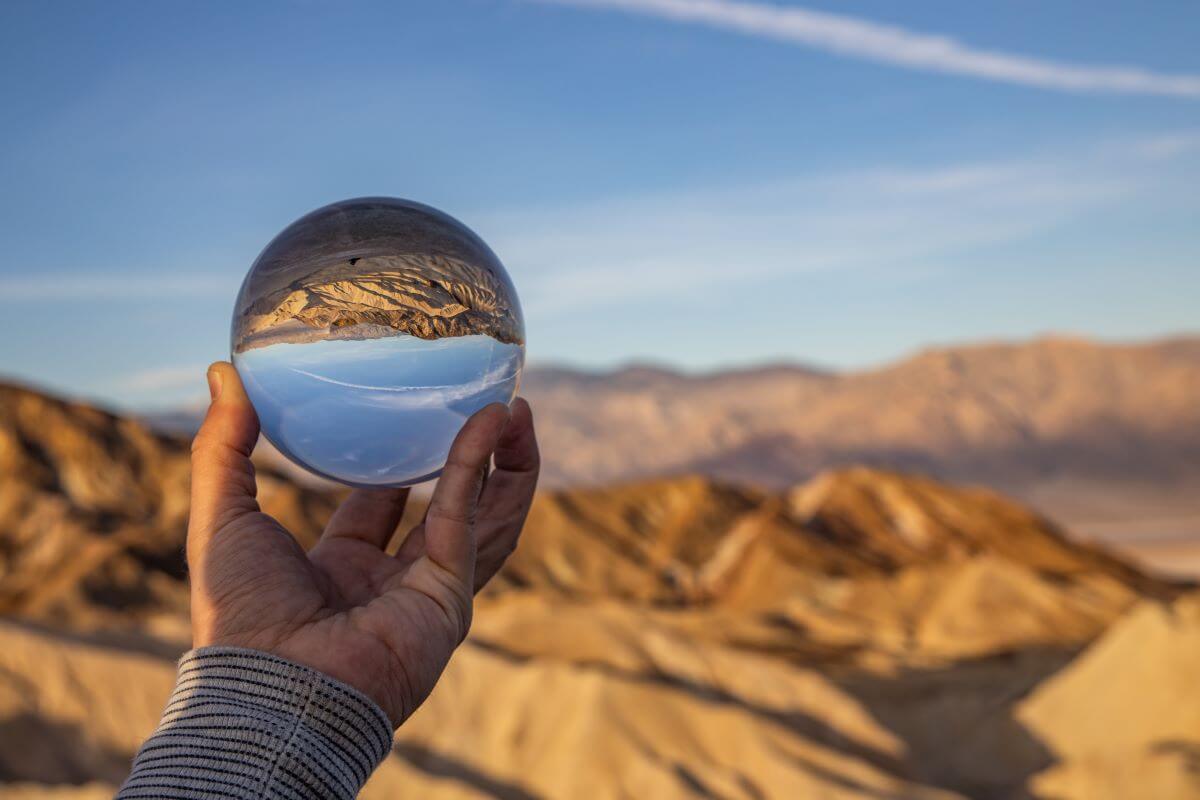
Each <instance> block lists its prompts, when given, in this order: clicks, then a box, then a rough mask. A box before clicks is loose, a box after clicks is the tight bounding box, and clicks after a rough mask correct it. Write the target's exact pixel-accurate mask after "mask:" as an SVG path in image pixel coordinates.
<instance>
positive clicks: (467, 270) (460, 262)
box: [231, 198, 525, 486]
mask: <svg viewBox="0 0 1200 800" xmlns="http://www.w3.org/2000/svg"><path fill="white" fill-rule="evenodd" d="M231 349H232V351H233V363H234V365H235V366H236V367H237V369H238V372H239V374H240V375H241V377H242V381H243V382H244V383H245V385H246V390H247V392H248V393H249V395H250V399H251V401H252V402H253V403H254V407H255V409H256V410H257V411H258V416H259V421H260V422H261V423H262V428H263V433H264V434H265V435H266V437H267V438H268V439H270V440H271V442H272V443H273V444H274V445H275V446H276V447H278V448H279V449H280V450H281V451H282V452H283V453H284V454H285V455H287V456H288V457H289V458H291V459H292V460H293V461H295V462H296V463H298V464H300V465H301V466H303V467H305V468H307V469H309V470H311V471H312V472H315V473H317V474H319V475H323V476H326V477H329V478H332V479H334V480H337V481H341V482H342V483H348V484H352V485H357V486H407V485H410V484H413V483H419V482H421V481H424V480H428V479H430V478H433V477H436V476H437V475H438V473H439V472H440V471H441V469H442V466H443V465H444V463H445V460H446V454H447V452H448V450H449V448H450V443H451V441H453V439H454V435H455V434H456V433H457V432H458V429H459V428H460V427H462V424H463V422H465V421H466V419H467V417H469V416H470V415H471V414H473V413H475V412H476V411H478V410H479V409H481V408H483V407H484V406H486V405H487V404H489V403H494V402H502V403H507V402H509V401H511V400H512V398H513V395H514V394H515V393H516V390H517V385H518V382H519V380H520V376H521V369H522V367H523V366H524V362H525V323H524V319H523V317H522V315H521V307H520V303H519V301H518V300H517V294H516V290H515V289H514V287H513V285H512V281H511V280H510V279H509V277H508V273H507V272H505V270H504V267H503V265H501V263H500V260H499V259H498V258H496V255H495V254H494V253H493V252H492V251H491V250H490V249H489V248H488V246H487V245H486V244H484V242H483V241H482V240H481V239H480V238H479V237H478V236H476V235H475V234H474V233H472V232H471V231H470V230H469V229H468V228H467V227H466V226H465V225H463V224H462V223H460V222H458V221H457V220H455V219H452V218H451V217H449V216H447V215H445V214H443V213H441V212H440V211H437V210H435V209H432V208H430V207H428V206H423V205H421V204H419V203H413V202H410V201H406V200H395V199H391V198H363V199H359V200H347V201H344V202H341V203H334V204H333V205H329V206H326V207H324V208H321V209H318V210H317V211H314V212H312V213H311V214H309V215H307V216H305V217H303V218H301V219H299V220H297V221H296V222H294V223H292V224H291V225H290V226H288V227H287V228H286V229H285V230H284V231H283V232H282V233H280V234H279V235H278V236H276V237H275V239H274V240H273V241H272V242H271V243H270V244H269V245H267V247H266V249H265V250H263V252H262V254H261V255H260V256H259V257H258V259H257V260H256V261H255V262H254V265H253V266H252V267H251V269H250V273H249V274H248V275H247V276H246V280H245V282H244V283H243V284H242V290H241V292H240V293H239V295H238V299H237V304H236V306H235V309H234V315H233V326H232V345H231Z"/></svg>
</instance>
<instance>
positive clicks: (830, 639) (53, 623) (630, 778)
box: [0, 387, 1200, 800]
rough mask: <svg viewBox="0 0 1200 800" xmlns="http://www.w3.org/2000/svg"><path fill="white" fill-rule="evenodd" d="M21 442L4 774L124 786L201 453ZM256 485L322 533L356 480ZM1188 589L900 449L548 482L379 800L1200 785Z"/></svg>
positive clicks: (92, 430)
mask: <svg viewBox="0 0 1200 800" xmlns="http://www.w3.org/2000/svg"><path fill="white" fill-rule="evenodd" d="M0 442H2V443H3V444H2V446H0V469H2V470H3V471H2V472H0V486H2V487H3V489H2V491H3V500H4V504H5V505H4V509H5V513H4V514H3V515H0V526H2V527H0V559H2V560H0V597H3V598H4V603H5V605H4V612H3V613H4V615H5V616H6V617H7V618H8V619H7V621H0V794H3V795H4V796H6V797H8V796H12V797H76V798H84V797H103V796H106V795H107V796H111V792H112V787H113V786H114V785H115V784H116V783H118V782H119V781H120V779H121V777H122V775H123V774H124V771H125V770H126V769H127V764H128V758H129V757H130V755H131V754H132V752H133V751H134V750H135V748H136V746H137V743H138V741H139V740H140V737H142V736H143V735H145V733H146V732H147V731H149V730H150V729H151V728H152V727H153V726H154V724H155V723H156V721H157V716H158V714H159V711H160V709H161V703H162V701H163V698H164V697H165V695H166V693H167V692H168V690H169V688H170V685H171V681H172V673H173V663H172V659H173V657H174V655H175V654H177V653H178V652H179V651H180V650H181V649H183V648H184V647H185V646H186V638H185V637H186V634H185V631H186V623H185V617H184V610H185V604H186V593H185V592H184V591H183V587H184V583H183V580H184V576H183V571H182V564H181V562H180V552H181V548H182V542H183V536H184V527H183V526H184V518H185V515H186V484H187V466H186V457H187V446H186V443H185V442H184V441H182V440H178V439H173V438H170V437H167V436H162V435H158V434H154V433H152V432H151V431H149V430H147V429H146V428H145V427H143V426H141V425H140V424H137V423H134V422H131V421H129V420H125V419H122V418H119V417H115V416H112V415H110V414H106V413H104V412H100V411H97V410H95V409H93V408H89V407H87V406H82V405H78V404H72V403H67V402H64V401H61V400H57V399H53V398H48V397H45V396H42V395H39V394H36V393H34V392H31V391H28V390H24V389H19V388H13V387H10V388H8V389H6V390H4V391H3V392H2V393H0ZM260 480H261V482H262V487H263V491H262V492H261V493H260V497H261V499H262V501H263V504H264V506H265V507H266V508H267V509H268V510H270V511H272V512H273V513H275V514H277V515H279V516H282V517H283V518H284V519H286V520H287V522H288V524H289V525H290V526H292V528H293V529H294V530H296V531H297V532H298V535H299V536H300V538H301V539H302V540H304V541H306V542H307V541H311V540H312V537H313V536H314V535H315V532H316V531H317V530H319V528H320V525H321V523H322V522H323V520H324V519H325V518H326V516H327V515H328V514H329V512H330V509H331V507H332V503H333V502H334V501H335V500H336V498H335V497H334V496H333V495H331V494H330V493H326V492H323V491H319V490H313V489H300V488H297V487H296V486H294V485H292V484H291V483H289V482H288V481H287V480H286V479H285V478H283V477H282V476H281V475H279V474H278V473H274V472H272V471H271V470H270V469H264V470H263V471H262V472H261V473H260ZM417 511H418V512H419V509H418V510H417ZM1181 591H1182V589H1181V587H1179V586H1176V585H1173V584H1170V583H1166V582H1164V581H1161V580H1157V579H1154V578H1152V577H1148V576H1147V575H1145V574H1143V573H1141V572H1140V571H1138V570H1137V569H1135V568H1133V567H1131V566H1129V565H1128V564H1126V563H1124V562H1123V561H1121V560H1119V559H1117V558H1114V557H1113V556H1111V555H1109V554H1107V553H1106V552H1104V551H1102V550H1099V549H1096V548H1093V547H1090V546H1084V545H1080V544H1078V543H1076V542H1074V541H1072V540H1071V539H1070V538H1068V537H1067V536H1065V535H1064V534H1063V533H1062V532H1061V531H1060V530H1059V529H1058V528H1056V526H1054V525H1053V524H1052V523H1050V522H1048V521H1047V520H1045V519H1044V518H1042V517H1040V516H1038V515H1037V514H1036V513H1033V512H1031V511H1029V510H1028V509H1026V508H1023V507H1021V506H1019V505H1017V504H1014V503H1012V502H1011V501H1008V500H1006V499H1004V498H1003V497H1001V496H999V495H996V494H994V493H992V492H990V491H985V490H980V489H970V488H956V487H951V486H948V485H946V484H943V483H939V482H936V481H933V480H929V479H925V478H919V477H915V476H911V475H905V474H901V473H897V472H890V471H883V470H879V469H872V468H849V469H842V470H835V471H830V472H826V473H823V474H821V475H819V476H818V477H817V478H815V479H813V480H810V481H808V482H806V483H803V484H798V485H795V486H791V487H788V488H786V489H783V490H766V489H746V488H740V487H737V486H734V485H727V484H723V483H720V482H714V481H713V480H711V479H707V478H701V477H681V478H673V479H661V480H656V481H642V482H636V483H627V484H622V485H616V486H611V487H606V488H588V489H576V490H569V491H566V490H559V491H551V492H546V493H544V494H542V495H541V496H539V498H538V500H537V502H536V504H535V507H534V510H533V512H532V514H531V517H530V521H529V525H528V527H527V530H526V533H525V536H524V537H523V541H522V544H521V547H520V548H519V549H518V551H517V553H516V555H515V557H514V559H513V560H512V562H511V563H510V565H509V566H508V567H507V568H506V569H505V570H504V572H502V574H501V575H500V576H499V577H498V579H497V581H496V582H495V583H494V585H493V586H491V587H490V588H489V589H488V590H487V592H486V593H485V595H484V596H483V597H481V598H480V601H479V607H478V613H477V615H476V622H475V626H474V629H473V631H472V634H471V636H470V638H469V639H468V642H467V644H466V646H465V647H464V648H463V650H462V651H461V652H460V653H459V654H458V655H457V656H456V657H455V659H454V661H453V662H452V665H451V667H450V669H449V671H448V672H447V675H446V677H445V679H444V680H443V682H442V683H441V684H440V685H439V687H438V689H437V690H436V691H435V692H434V695H433V696H432V697H431V698H430V700H429V702H428V703H427V704H426V705H425V706H424V707H423V708H422V709H421V710H420V711H419V712H418V713H417V714H416V715H415V717H414V718H413V719H412V720H410V721H409V723H408V724H406V725H405V726H404V728H403V729H402V730H401V731H400V734H399V736H398V738H397V744H396V748H395V751H394V753H393V755H392V756H391V757H390V758H389V759H388V761H387V763H385V764H384V766H383V767H382V768H381V769H380V771H379V772H378V773H377V774H376V775H375V777H374V778H373V779H372V781H371V783H370V784H369V785H368V787H367V790H366V792H365V794H364V796H365V797H367V798H383V797H394V796H398V795H405V796H408V795H413V796H421V797H431V798H482V797H499V798H516V799H517V800H529V799H530V798H539V799H540V798H547V799H548V798H585V797H586V798H621V797H656V798H714V797H720V798H737V799H745V800H761V799H762V798H792V797H830V798H879V797H893V798H939V799H940V798H966V797H970V798H977V797H1018V796H1045V797H1051V796H1053V797H1062V798H1105V797H1112V798H1116V797H1125V796H1128V794H1120V793H1117V792H1116V791H1113V790H1110V789H1108V788H1106V787H1107V786H1109V785H1112V786H1118V787H1128V786H1132V785H1136V782H1137V781H1139V780H1147V781H1153V783H1152V785H1153V786H1155V787H1156V789H1161V791H1159V793H1158V794H1156V795H1155V796H1156V797H1161V798H1174V797H1178V798H1184V797H1190V796H1195V794H1194V793H1193V790H1194V789H1196V785H1195V781H1194V774H1193V773H1190V772H1188V769H1189V766H1188V765H1189V764H1192V761H1191V760H1189V759H1193V758H1194V756H1193V755H1192V754H1194V753H1195V752H1196V749H1197V748H1200V731H1196V730H1193V729H1191V728H1190V727H1189V726H1190V725H1191V724H1192V721H1193V718H1192V717H1190V716H1188V714H1189V713H1190V712H1189V711H1187V707H1185V708H1182V709H1175V710H1171V711H1169V713H1164V714H1162V715H1161V719H1160V715H1159V714H1158V712H1152V711H1151V709H1157V708H1160V707H1161V706H1163V705H1164V704H1170V703H1172V702H1179V703H1182V704H1187V703H1189V702H1192V701H1191V700H1189V699H1188V698H1189V697H1190V696H1189V695H1187V692H1189V691H1191V690H1190V689H1188V685H1190V684H1185V683H1184V682H1181V679H1180V678H1179V676H1180V675H1183V674H1185V672H1186V669H1187V667H1186V665H1187V664H1188V663H1190V662H1191V660H1192V659H1193V658H1194V653H1193V650H1194V647H1193V644H1194V641H1193V640H1194V639H1195V635H1196V630H1197V627H1196V622H1197V620H1195V619H1193V617H1194V616H1195V615H1194V614H1193V613H1192V611H1191V610H1190V609H1192V606H1193V605H1194V600H1193V599H1190V597H1189V596H1186V595H1181ZM1123 631H1124V632H1123ZM1141 653H1145V654H1146V655H1147V656H1148V657H1150V658H1153V659H1155V663H1154V664H1153V665H1150V664H1146V665H1139V664H1138V663H1137V661H1138V658H1139V654H1141ZM1172 665H1174V666H1172ZM1181 665H1182V666H1181ZM1127 676H1134V680H1135V681H1136V684H1135V685H1136V686H1137V687H1138V689H1137V691H1133V690H1132V689H1130V690H1122V691H1119V692H1115V691H1108V692H1107V694H1106V695H1105V697H1104V699H1103V702H1101V703H1097V702H1096V701H1095V697H1096V692H1097V691H1100V688H1099V687H1103V686H1106V685H1108V684H1112V683H1120V682H1121V681H1122V680H1123V679H1125V678H1126V677H1127ZM1139 677H1140V680H1139V679H1138V678H1139ZM1167 693H1169V695H1170V696H1168V694H1167ZM1193 707H1194V706H1193ZM1139 709H1145V710H1146V712H1145V713H1141V712H1140V711H1139ZM1139 714H1140V716H1138V715H1139ZM1094 715H1099V716H1094ZM1126 717H1128V718H1129V719H1134V718H1136V719H1137V720H1138V722H1137V725H1136V726H1130V728H1129V730H1128V731H1127V732H1125V733H1122V735H1121V737H1119V739H1120V741H1117V739H1113V740H1112V742H1113V743H1112V744H1111V746H1109V744H1108V743H1107V742H1108V740H1106V739H1104V738H1103V737H1102V736H1100V734H1099V733H1098V732H1097V729H1096V728H1095V726H1093V725H1091V724H1090V722H1089V721H1090V720H1092V719H1093V718H1095V719H1097V720H1101V719H1102V720H1117V719H1121V718H1126ZM1102 724H1103V725H1104V726H1106V727H1112V726H1119V725H1118V723H1117V722H1103V723H1102ZM948 743H954V745H953V746H948ZM1131 753H1136V754H1137V758H1136V759H1133V760H1132V761H1128V760H1127V757H1128V756H1129V754H1131ZM1105 781H1107V782H1108V783H1105ZM1044 787H1048V788H1044Z"/></svg>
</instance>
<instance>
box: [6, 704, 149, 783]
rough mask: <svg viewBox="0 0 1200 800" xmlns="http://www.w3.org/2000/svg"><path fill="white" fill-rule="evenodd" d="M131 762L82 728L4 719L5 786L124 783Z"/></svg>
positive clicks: (24, 717)
mask: <svg viewBox="0 0 1200 800" xmlns="http://www.w3.org/2000/svg"><path fill="white" fill-rule="evenodd" d="M132 758H133V756H132V754H130V753H122V752H119V751H116V750H112V749H110V748H108V747H105V746H104V745H103V744H100V743H99V742H96V741H95V740H94V739H93V738H92V737H90V736H89V735H88V733H87V731H86V730H84V729H83V728H82V727H80V726H78V725H73V724H69V723H64V722H55V721H53V720H49V719H46V718H45V717H42V716H39V715H37V714H31V713H28V712H25V713H21V714H17V715H15V716H12V717H8V718H6V719H3V720H0V783H9V782H12V783H16V782H23V781H28V782H33V783H47V784H55V783H57V784H75V785H79V784H84V783H88V782H90V781H104V782H106V783H112V784H119V783H120V782H121V781H123V780H124V779H125V776H126V775H127V774H129V762H130V760H131V759H132Z"/></svg>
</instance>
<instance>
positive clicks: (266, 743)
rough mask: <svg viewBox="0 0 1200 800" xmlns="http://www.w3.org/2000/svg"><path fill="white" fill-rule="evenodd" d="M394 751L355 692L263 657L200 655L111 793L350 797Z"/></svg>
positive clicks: (210, 650) (383, 723)
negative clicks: (124, 779)
mask: <svg viewBox="0 0 1200 800" xmlns="http://www.w3.org/2000/svg"><path fill="white" fill-rule="evenodd" d="M391 746H392V725H391V723H390V722H389V721H388V718H387V715H386V714H384V712H383V710H382V709H380V708H379V706H377V705H376V704H375V703H374V702H372V701H371V700H370V699H369V698H367V697H366V695H364V694H362V693H361V692H359V691H357V690H355V689H353V688H351V687H349V686H347V685H345V684H344V683H340V682H339V681H336V680H334V679H332V678H330V677H329V676H327V675H324V674H323V673H321V672H318V671H316V670H314V669H310V668H308V667H304V666H301V665H299V664H294V663H292V662H290V661H286V660H284V659H282V658H278V657H277V656H273V655H270V654H269V653H262V652H259V651H257V650H245V649H240V648H232V647H202V648H200V649H198V650H192V651H191V652H189V653H187V654H186V655H185V656H184V657H183V658H182V660H180V662H179V675H178V677H177V679H176V683H175V691H174V692H173V693H172V694H171V699H170V701H169V702H168V703H167V708H166V711H164V712H163V717H162V721H161V722H159V725H158V729H157V730H155V731H154V733H153V734H152V735H151V736H150V738H149V739H147V740H146V742H145V744H143V745H142V749H141V750H140V751H139V752H138V754H137V757H136V758H135V759H134V761H133V771H132V772H131V773H130V775H129V778H128V779H127V780H126V781H125V784H124V785H123V786H122V787H121V790H120V792H118V794H117V798H118V800H132V798H143V797H144V798H150V797H153V798H166V799H167V800H170V799H171V798H178V800H212V798H234V799H235V800H249V799H250V798H288V799H289V800H318V798H320V799H321V800H324V798H338V799H339V800H341V799H343V798H344V799H345V800H350V799H351V798H354V797H355V796H356V795H357V794H358V791H359V789H361V788H362V785H363V784H364V783H366V781H367V778H368V776H370V774H371V772H372V771H373V770H374V769H375V767H377V766H379V764H380V762H382V761H383V759H384V758H385V757H386V756H387V754H388V752H389V751H390V750H391Z"/></svg>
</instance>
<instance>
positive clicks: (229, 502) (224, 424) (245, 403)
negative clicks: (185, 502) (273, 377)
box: [188, 361, 258, 551]
mask: <svg viewBox="0 0 1200 800" xmlns="http://www.w3.org/2000/svg"><path fill="white" fill-rule="evenodd" d="M208 386H209V391H210V393H211V394H212V403H211V405H209V407H208V414H207V415H206V416H205V417H204V424H203V425H201V426H200V431H199V432H198V433H197V434H196V438H195V439H194V440H193V441H192V507H191V519H190V521H189V525H188V549H189V551H191V550H193V548H199V547H203V546H204V545H205V544H206V543H207V541H208V538H209V537H210V536H211V535H212V534H213V533H214V532H215V531H217V530H218V529H220V528H221V527H222V526H223V525H225V524H226V523H228V522H229V521H231V520H232V519H234V518H235V517H237V516H238V515H240V514H245V513H250V512H254V511H257V510H258V503H257V501H255V499H254V497H255V494H256V492H257V487H256V485H255V481H254V465H253V464H252V463H251V462H250V452H251V451H252V450H253V449H254V443H255V442H256V441H257V440H258V416H257V415H256V414H255V413H254V407H253V406H251V405H250V398H249V397H247V396H246V390H245V388H244V387H243V386H242V381H241V378H240V377H238V373H237V370H235V369H234V368H233V365H232V364H230V363H228V362H225V361H218V362H217V363H215V364H213V365H212V366H211V367H209V368H208Z"/></svg>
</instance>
